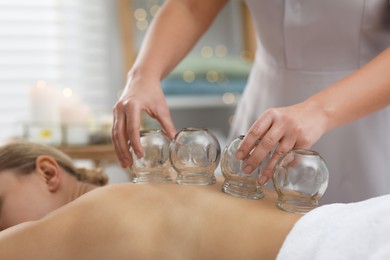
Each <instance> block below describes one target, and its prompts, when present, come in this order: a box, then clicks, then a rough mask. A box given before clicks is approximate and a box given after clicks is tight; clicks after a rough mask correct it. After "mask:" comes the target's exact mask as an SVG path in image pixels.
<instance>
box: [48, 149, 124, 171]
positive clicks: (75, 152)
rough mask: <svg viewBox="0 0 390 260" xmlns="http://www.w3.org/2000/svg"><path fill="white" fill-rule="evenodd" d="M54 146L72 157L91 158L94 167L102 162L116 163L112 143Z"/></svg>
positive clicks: (99, 165)
mask: <svg viewBox="0 0 390 260" xmlns="http://www.w3.org/2000/svg"><path fill="white" fill-rule="evenodd" d="M55 148H57V149H59V150H60V151H62V152H64V153H66V154H67V155H69V156H70V157H71V158H72V159H84V160H91V161H93V162H94V163H95V166H96V167H101V166H102V165H103V164H111V163H118V159H117V156H116V153H115V149H114V146H113V145H112V144H97V145H80V146H70V145H60V146H55Z"/></svg>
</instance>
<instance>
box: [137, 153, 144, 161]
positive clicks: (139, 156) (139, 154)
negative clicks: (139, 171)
mask: <svg viewBox="0 0 390 260" xmlns="http://www.w3.org/2000/svg"><path fill="white" fill-rule="evenodd" d="M136 154H137V157H138V159H141V158H142V157H144V156H143V154H142V153H141V152H136Z"/></svg>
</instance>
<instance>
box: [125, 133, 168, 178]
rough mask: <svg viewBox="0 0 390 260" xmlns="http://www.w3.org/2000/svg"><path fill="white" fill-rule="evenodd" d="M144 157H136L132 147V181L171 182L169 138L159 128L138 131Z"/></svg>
mask: <svg viewBox="0 0 390 260" xmlns="http://www.w3.org/2000/svg"><path fill="white" fill-rule="evenodd" d="M140 141H141V145H142V147H143V148H144V157H142V158H140V159H138V157H137V155H136V154H135V153H134V150H133V148H130V152H131V154H132V156H133V165H132V167H131V180H132V182H134V183H156V182H163V183H164V182H171V181H172V178H171V176H170V168H171V162H170V160H169V144H170V139H169V138H168V137H167V136H166V135H165V133H164V132H163V131H161V130H145V131H141V133H140Z"/></svg>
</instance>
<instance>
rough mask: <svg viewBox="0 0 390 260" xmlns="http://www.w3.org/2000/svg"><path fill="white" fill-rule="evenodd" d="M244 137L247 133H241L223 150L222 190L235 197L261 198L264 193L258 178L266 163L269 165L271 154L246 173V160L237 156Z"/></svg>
mask: <svg viewBox="0 0 390 260" xmlns="http://www.w3.org/2000/svg"><path fill="white" fill-rule="evenodd" d="M244 137H245V135H240V136H239V137H237V138H236V139H234V140H233V141H232V142H231V143H230V144H228V145H227V146H226V147H225V149H224V151H223V152H222V158H221V171H222V175H223V177H224V178H225V181H224V183H223V185H222V191H223V192H225V193H227V194H229V195H232V196H235V197H241V198H248V199H261V198H263V197H264V195H263V190H262V189H261V186H260V185H259V184H258V183H257V178H258V177H259V174H260V173H261V172H262V171H263V169H264V167H265V165H267V163H268V161H269V159H270V154H268V155H267V156H266V158H264V160H263V161H262V162H261V163H260V165H259V167H257V168H256V169H255V170H254V171H253V172H251V173H250V174H247V173H245V172H244V171H243V169H242V165H243V164H244V163H245V160H238V159H237V158H236V153H237V149H238V147H239V145H240V143H241V141H242V140H243V139H244Z"/></svg>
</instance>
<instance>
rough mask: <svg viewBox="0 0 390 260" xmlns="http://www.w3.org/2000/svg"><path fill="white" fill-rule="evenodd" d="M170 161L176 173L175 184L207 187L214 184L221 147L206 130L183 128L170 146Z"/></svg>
mask: <svg viewBox="0 0 390 260" xmlns="http://www.w3.org/2000/svg"><path fill="white" fill-rule="evenodd" d="M169 154H170V159H171V163H172V166H173V168H174V169H175V170H176V172H177V178H176V183H177V184H195V185H208V184H214V183H215V176H214V171H215V169H216V168H217V166H218V163H219V159H220V155H221V147H220V145H219V142H218V140H217V138H216V137H215V136H214V135H213V134H212V133H211V132H210V131H209V130H208V129H206V128H183V129H182V130H180V131H179V132H178V133H177V134H176V136H175V138H174V139H173V140H172V142H171V145H170V150H169Z"/></svg>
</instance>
